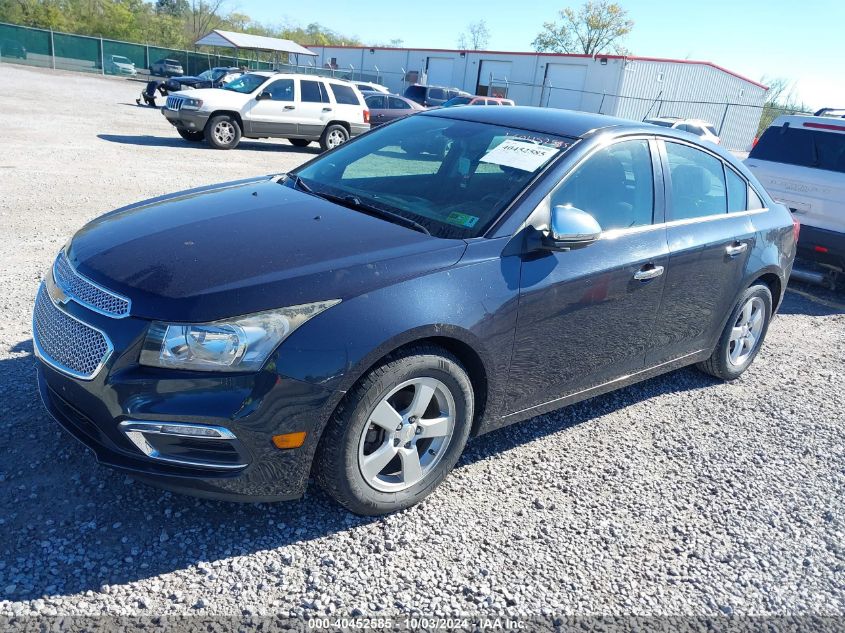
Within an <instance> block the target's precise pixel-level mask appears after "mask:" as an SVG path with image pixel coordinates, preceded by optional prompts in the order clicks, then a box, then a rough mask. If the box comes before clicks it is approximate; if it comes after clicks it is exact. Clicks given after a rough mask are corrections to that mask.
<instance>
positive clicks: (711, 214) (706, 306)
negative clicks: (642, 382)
mask: <svg viewBox="0 0 845 633" xmlns="http://www.w3.org/2000/svg"><path fill="white" fill-rule="evenodd" d="M659 143H660V146H661V154H662V158H663V173H664V174H665V177H666V220H667V225H666V227H667V230H666V236H667V239H668V242H669V267H668V272H667V275H666V287H665V289H664V292H663V301H662V303H661V306H660V315H659V317H658V319H657V321H656V323H655V325H654V350H653V352H652V353H651V354H650V355H649V357H648V358H647V364H649V365H654V364H658V363H661V362H667V361H670V360H674V359H676V358H680V357H682V356H686V355H689V354H693V353H695V352H700V351H703V350H706V349H710V348H711V347H712V345H714V344H715V340H716V338H717V337H718V335H719V333H720V332H721V329H722V323H723V321H724V319H725V318H726V317H727V315H728V312H729V311H730V310H731V309H732V308H733V304H734V301H735V300H736V298H737V296H738V294H739V291H740V286H741V284H742V281H743V277H744V272H743V271H744V270H745V266H746V263H747V261H748V258H749V257H750V256H751V253H752V251H753V250H754V244H755V228H754V224H753V217H752V215H753V213H754V212H761V211H762V210H761V209H756V210H754V211H748V210H746V209H743V208H741V207H745V206H748V202H747V194H746V197H745V198H743V199H741V200H738V196H736V195H734V194H733V193H732V194H731V196H730V197H731V204H730V206H731V208H732V210H733V211H732V212H731V213H728V208H729V204H728V197H729V191H730V192H735V191H737V190H743V191H745V189H743V188H742V186H741V185H740V187H739V188H737V186H736V178H737V177H738V176H737V175H736V173H735V172H734V171H733V170H732V169H730V168H729V167H727V166H726V165H725V163H724V162H723V161H722V160H721V158H719V157H718V156H716V155H715V154H711V153H710V152H707V151H704V150H703V149H701V148H699V147H698V146H695V145H693V144H687V143H684V142H683V141H676V140H672V141H670V140H668V139H666V140H665V141H659ZM726 169H727V170H728V176H727V177H728V182H727V183H726ZM743 182H744V181H743ZM746 189H747V188H746Z"/></svg>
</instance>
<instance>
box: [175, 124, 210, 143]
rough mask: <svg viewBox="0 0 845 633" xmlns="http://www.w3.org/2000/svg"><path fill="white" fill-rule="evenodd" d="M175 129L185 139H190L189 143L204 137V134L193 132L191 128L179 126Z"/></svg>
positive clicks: (196, 141)
mask: <svg viewBox="0 0 845 633" xmlns="http://www.w3.org/2000/svg"><path fill="white" fill-rule="evenodd" d="M176 131H177V132H178V133H179V136H181V137H182V138H183V139H185V140H186V141H190V142H191V143H199V142H201V141H202V139H203V138H205V134H204V133H203V132H193V131H191V130H183V129H182V128H180V127H177V128H176Z"/></svg>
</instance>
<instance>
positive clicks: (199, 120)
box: [162, 72, 370, 150]
mask: <svg viewBox="0 0 845 633" xmlns="http://www.w3.org/2000/svg"><path fill="white" fill-rule="evenodd" d="M162 113H163V114H164V116H165V117H166V118H167V120H168V121H170V123H171V124H172V125H173V126H174V127H175V128H176V131H177V132H178V133H179V136H181V137H182V138H184V139H185V140H187V141H191V142H199V141H202V140H203V139H205V140H206V142H207V143H208V144H209V145H211V146H212V147H214V148H217V149H232V148H234V147H236V146H237V145H238V143H239V142H240V140H241V138H243V137H246V138H286V139H288V140H289V141H290V142H291V143H292V144H293V145H295V146H297V147H306V146H307V145H309V144H310V143H312V142H313V141H319V143H320V147H322V148H323V149H324V150H328V149H333V148H335V147H337V146H338V145H340V144H341V143H345V142H346V141H347V140H349V138H350V137H352V136H356V135H358V134H362V133H363V132H366V131H367V130H369V129H370V111H369V110H368V109H367V107H366V105H365V104H364V97H363V96H361V93H360V92H359V91H358V89H357V88H356V87H355V86H354V85H353V84H351V83H349V82H346V81H341V80H336V79H328V78H323V77H314V76H310V77H306V76H302V75H294V74H284V73H273V72H251V73H247V74H245V75H241V76H240V77H238V78H236V79H234V80H232V81H230V82H229V83H227V84H226V85H225V86H223V87H222V88H221V89H217V88H208V89H200V90H186V91H183V92H177V93H175V94H171V95H169V96H168V97H167V104H166V105H165V106H164V108H162Z"/></svg>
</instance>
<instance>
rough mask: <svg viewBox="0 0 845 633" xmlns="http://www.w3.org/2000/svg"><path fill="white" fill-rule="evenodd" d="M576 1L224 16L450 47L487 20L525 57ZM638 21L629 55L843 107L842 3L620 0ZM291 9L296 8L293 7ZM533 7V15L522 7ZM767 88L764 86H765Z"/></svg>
mask: <svg viewBox="0 0 845 633" xmlns="http://www.w3.org/2000/svg"><path fill="white" fill-rule="evenodd" d="M581 2H582V0H574V1H573V2H569V3H567V2H566V0H528V2H525V1H523V2H520V1H519V0H485V1H477V0H426V2H397V1H396V0H367V1H366V2H354V1H352V0H320V1H319V2H313V3H311V2H300V3H295V4H291V3H286V2H280V1H279V0H229V2H228V4H226V5H225V9H226V10H228V11H238V12H242V13H246V14H247V15H249V16H250V17H252V18H253V19H256V20H259V21H261V22H265V23H268V24H299V25H302V26H304V25H306V24H309V23H311V22H319V23H320V24H322V25H323V26H325V27H328V28H330V29H332V30H334V31H337V32H339V33H343V34H346V35H354V36H357V37H358V38H359V39H360V40H362V41H363V42H364V43H365V44H371V45H376V44H380V43H381V44H386V43H388V42H390V40H392V39H401V40H404V43H403V46H405V47H409V48H455V47H456V45H457V39H458V35H459V34H460V32H461V31H462V30H464V29H465V28H466V25H467V24H469V23H471V22H475V21H477V20H481V19H483V20H485V21H486V22H487V27H488V29H489V31H490V43H489V45H488V47H487V48H488V49H490V50H500V51H530V50H532V48H531V42H532V41H533V39H534V37H535V36H536V35H537V33H538V32H539V31H540V29H541V28H542V24H543V22H547V21H551V20H555V19H556V18H557V11H558V10H559V9H561V8H563V7H565V6H570V7H573V8H576V7H578V6H580V4H581ZM617 2H619V4H621V5H622V6H623V8H625V9H626V10H627V11H628V14H629V16H630V18H631V19H632V20H634V29H633V31H632V32H631V34H630V35H629V36H628V37H627V39H626V40H625V46H626V47H627V48H628V49H629V50H630V51H631V53H632V54H633V55H641V56H645V57H667V58H673V59H674V58H680V59H695V60H701V61H710V62H713V63H715V64H717V65H719V66H723V67H725V68H728V69H730V70H732V71H734V72H736V73H739V74H740V75H743V76H745V77H748V78H749V79H753V80H755V81H759V80H760V79H761V78H763V77H764V76H765V77H782V78H784V79H787V80H789V81H790V82H793V85H794V93H795V96H796V97H797V98H798V100H800V101H803V102H804V103H805V104H806V105H808V106H809V107H811V108H814V109H816V108H821V107H824V106H835V107H845V43H843V42H842V39H843V31H842V24H843V23H845V2H840V1H838V0H802V1H800V2H793V1H789V2H787V0H702V1H700V2H689V1H688V0H675V1H674V2H668V1H665V0H617ZM294 7H295V8H294ZM526 7H530V8H526ZM763 83H765V82H763Z"/></svg>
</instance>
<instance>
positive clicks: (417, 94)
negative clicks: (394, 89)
mask: <svg viewBox="0 0 845 633" xmlns="http://www.w3.org/2000/svg"><path fill="white" fill-rule="evenodd" d="M405 97H407V98H408V99H412V100H413V101H417V102H419V101H422V100H423V99H425V86H408V88H407V89H406V90H405Z"/></svg>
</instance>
